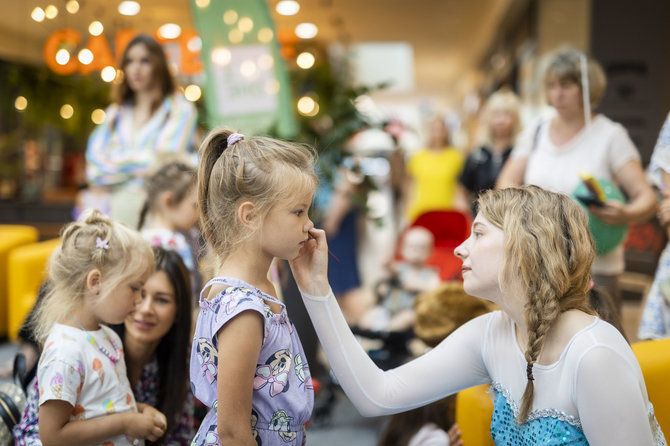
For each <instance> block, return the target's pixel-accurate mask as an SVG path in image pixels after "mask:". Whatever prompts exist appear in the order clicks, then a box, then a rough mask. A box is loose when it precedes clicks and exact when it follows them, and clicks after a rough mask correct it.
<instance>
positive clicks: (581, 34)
mask: <svg viewBox="0 0 670 446" xmlns="http://www.w3.org/2000/svg"><path fill="white" fill-rule="evenodd" d="M537 30H538V50H539V54H540V55H544V54H545V53H547V52H549V51H552V50H554V49H556V47H558V46H561V45H565V44H568V45H571V46H573V47H575V48H577V49H579V50H582V51H584V52H587V53H588V51H589V49H590V41H589V40H590V39H589V35H590V31H591V1H590V0H540V1H539V2H538V17H537Z"/></svg>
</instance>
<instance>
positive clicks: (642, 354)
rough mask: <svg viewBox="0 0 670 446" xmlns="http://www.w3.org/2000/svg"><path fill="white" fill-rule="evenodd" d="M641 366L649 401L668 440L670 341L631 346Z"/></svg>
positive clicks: (646, 342)
mask: <svg viewBox="0 0 670 446" xmlns="http://www.w3.org/2000/svg"><path fill="white" fill-rule="evenodd" d="M631 347H632V348H633V353H635V357H636V358H637V362H638V363H639V364H640V368H641V369H642V374H643V375H644V383H645V385H646V386H647V394H648V395H649V401H651V404H653V406H654V412H655V413H656V420H658V424H659V425H660V426H661V430H662V431H663V433H664V434H665V436H666V438H668V435H670V339H656V340H652V341H641V342H635V343H633V344H631Z"/></svg>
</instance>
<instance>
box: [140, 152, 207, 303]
mask: <svg viewBox="0 0 670 446" xmlns="http://www.w3.org/2000/svg"><path fill="white" fill-rule="evenodd" d="M195 173H196V172H195V168H193V167H191V166H190V165H188V164H186V163H184V162H181V161H170V162H167V163H165V164H164V165H162V166H161V167H160V168H159V169H158V170H156V172H154V173H153V174H152V175H150V176H149V177H148V178H147V179H146V181H145V183H144V190H145V191H146V195H147V197H146V201H145V202H144V206H143V207H142V211H141V212H140V222H139V226H138V228H139V230H140V232H141V234H142V236H143V237H144V238H145V239H146V240H148V241H149V243H150V244H151V245H152V246H162V247H163V248H165V249H170V250H173V251H177V252H178V253H179V255H180V256H181V259H182V260H183V262H184V265H186V267H187V268H188V270H189V272H190V276H191V287H192V292H193V295H194V296H197V295H198V293H199V291H200V286H201V285H202V283H201V276H200V271H199V268H198V258H197V255H196V254H197V253H196V252H195V251H197V243H196V240H195V238H196V237H194V235H193V232H194V230H195V226H196V223H197V222H198V202H197V198H198V197H197V190H196V187H195V185H196V182H195ZM196 232H197V231H196Z"/></svg>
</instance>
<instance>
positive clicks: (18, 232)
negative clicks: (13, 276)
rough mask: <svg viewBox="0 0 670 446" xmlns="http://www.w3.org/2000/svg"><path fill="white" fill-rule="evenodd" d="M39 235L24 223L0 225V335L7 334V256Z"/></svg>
mask: <svg viewBox="0 0 670 446" xmlns="http://www.w3.org/2000/svg"><path fill="white" fill-rule="evenodd" d="M38 236H39V232H38V231H37V229H36V228H33V227H32V226H26V225H0V337H2V336H4V335H6V334H7V322H8V321H7V316H6V315H7V293H8V284H9V277H10V276H9V275H8V273H7V257H8V256H9V252H10V251H11V250H12V249H14V248H16V247H17V246H21V245H27V244H29V243H35V242H36V241H37V238H38Z"/></svg>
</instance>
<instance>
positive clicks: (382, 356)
mask: <svg viewBox="0 0 670 446" xmlns="http://www.w3.org/2000/svg"><path fill="white" fill-rule="evenodd" d="M434 243H435V241H434V237H433V234H432V233H431V232H430V231H429V230H428V229H426V228H424V227H421V226H414V227H411V228H409V229H408V230H407V231H406V232H405V234H404V236H403V237H402V243H401V247H400V254H401V257H402V259H401V260H399V261H395V262H393V263H392V264H391V266H390V268H389V272H390V274H389V276H388V277H386V278H384V279H382V280H381V281H380V282H379V283H378V284H377V286H376V287H375V292H376V295H377V304H376V305H375V306H374V307H373V308H371V309H370V310H368V311H367V312H366V313H365V314H364V315H363V316H362V317H361V319H360V321H359V324H358V325H357V326H355V327H352V330H353V331H354V333H355V334H357V335H359V336H361V337H363V338H368V339H377V340H380V341H381V344H382V345H381V347H380V348H374V349H371V350H369V354H370V356H371V358H372V359H373V360H374V361H375V362H376V363H377V365H379V366H380V367H381V368H383V369H388V368H393V367H397V366H398V365H400V364H402V363H403V362H404V361H405V360H406V359H408V357H409V355H410V352H409V350H408V348H407V343H408V341H409V340H411V339H412V338H413V337H414V334H413V330H412V327H413V325H414V321H415V313H414V309H413V306H414V298H415V297H416V295H417V294H419V293H423V292H426V291H431V290H433V289H435V288H437V286H438V285H439V284H440V274H439V271H438V270H437V268H434V267H432V266H428V265H427V263H426V262H427V260H428V259H429V257H430V255H431V253H432V251H433V247H434Z"/></svg>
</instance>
